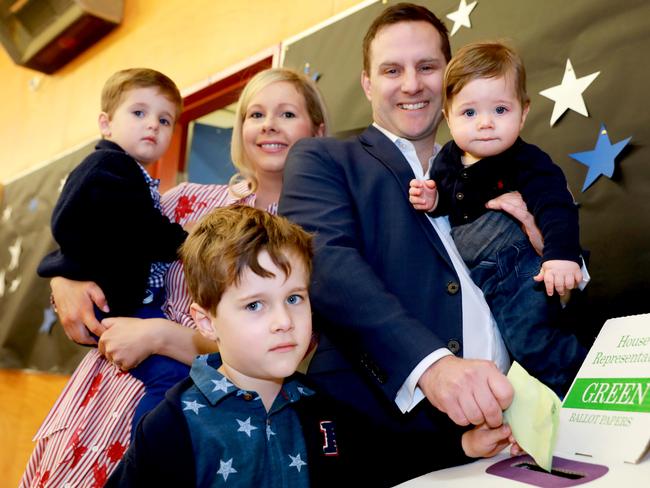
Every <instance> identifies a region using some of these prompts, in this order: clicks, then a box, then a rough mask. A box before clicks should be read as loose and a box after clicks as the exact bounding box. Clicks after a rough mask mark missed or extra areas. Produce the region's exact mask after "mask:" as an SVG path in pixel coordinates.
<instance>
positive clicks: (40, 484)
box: [36, 470, 50, 488]
mask: <svg viewBox="0 0 650 488" xmlns="http://www.w3.org/2000/svg"><path fill="white" fill-rule="evenodd" d="M49 479H50V471H49V470H47V471H45V472H44V473H43V474H42V475H41V476H40V479H39V480H38V485H36V486H37V488H44V487H45V483H47V480H49Z"/></svg>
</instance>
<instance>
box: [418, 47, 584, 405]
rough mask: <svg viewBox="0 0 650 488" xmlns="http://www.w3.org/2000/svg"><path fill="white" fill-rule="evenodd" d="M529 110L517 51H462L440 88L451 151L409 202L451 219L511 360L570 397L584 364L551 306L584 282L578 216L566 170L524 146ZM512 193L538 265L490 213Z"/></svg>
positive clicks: (526, 245) (525, 244)
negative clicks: (527, 221) (534, 236)
mask: <svg viewBox="0 0 650 488" xmlns="http://www.w3.org/2000/svg"><path fill="white" fill-rule="evenodd" d="M529 108H530V100H529V97H528V95H527V93H526V74H525V70H524V66H523V62H522V61H521V58H520V57H519V56H518V55H517V54H516V53H515V52H514V51H513V50H512V49H510V48H508V47H507V46H505V45H503V44H500V43H475V44H470V45H467V46H465V47H463V48H461V49H460V50H459V51H458V52H457V53H456V55H455V56H454V57H453V58H452V60H451V61H450V63H449V65H448V66H447V69H446V71H445V76H444V81H443V112H444V116H445V119H446V120H447V124H448V126H449V129H450V132H451V135H452V137H453V141H450V142H449V143H447V144H446V145H445V146H444V147H443V148H442V149H441V151H440V152H439V153H438V155H437V156H436V159H435V160H434V162H433V165H432V170H431V180H428V181H418V180H413V181H411V188H410V190H409V195H410V196H409V199H410V201H411V203H412V204H413V205H414V207H415V208H416V209H418V210H425V211H427V212H433V213H434V215H449V221H450V224H451V226H452V231H451V233H452V237H453V238H454V241H455V243H456V246H457V247H458V250H459V251H460V254H461V256H462V257H463V260H464V261H465V263H466V264H467V265H468V267H469V269H470V271H471V276H472V279H473V280H474V281H475V282H476V284H477V285H478V286H479V287H481V289H482V290H483V293H484V295H485V298H486V300H487V303H488V304H489V305H490V310H492V312H493V314H494V316H495V319H496V322H497V325H498V327H499V329H500V331H501V334H502V336H503V339H504V342H505V344H506V346H507V347H508V350H509V352H510V354H511V356H512V357H513V359H516V360H517V361H518V362H520V363H521V364H522V365H523V366H524V367H525V368H526V369H527V370H528V371H529V372H530V373H531V374H532V375H533V376H536V377H537V378H539V379H540V380H541V381H542V382H544V383H546V384H547V385H548V386H549V387H551V388H552V389H553V390H554V391H555V392H556V393H558V394H559V395H563V394H564V393H565V392H566V389H567V388H568V386H569V385H570V382H571V381H572V379H573V376H574V374H575V372H576V371H577V369H578V367H579V366H580V364H581V363H582V360H583V359H584V357H585V355H586V350H585V349H584V347H583V346H582V345H581V344H580V343H579V341H578V340H577V338H576V337H575V336H574V335H573V334H570V333H569V332H567V331H565V330H562V329H561V328H558V327H557V324H556V323H555V321H556V318H557V313H558V311H559V309H560V303H559V297H558V296H557V295H556V296H553V295H554V291H557V293H558V294H559V295H564V294H565V293H566V291H568V290H570V289H572V288H574V287H576V286H577V285H578V284H579V283H580V282H581V281H582V273H581V270H580V263H581V262H582V261H581V257H580V253H581V250H580V245H579V235H578V234H579V229H578V210H577V207H576V205H575V204H574V202H573V198H572V196H571V194H570V193H569V191H568V188H567V182H566V179H565V178H564V175H563V173H562V170H561V169H560V168H559V167H558V166H556V165H555V164H553V162H552V161H551V159H550V158H549V156H548V155H547V154H546V153H544V152H543V151H541V150H540V149H539V148H538V147H536V146H533V145H530V144H527V143H525V142H524V141H523V140H522V139H521V138H520V137H519V133H520V131H521V129H522V128H523V126H524V122H525V120H526V116H527V115H528V110H529ZM510 191H518V192H520V193H521V195H522V197H523V199H524V201H525V202H526V205H527V207H528V210H529V211H530V212H531V213H532V214H533V216H534V217H535V221H536V223H537V225H538V226H539V228H540V230H541V232H542V236H543V239H544V251H543V256H542V257H541V258H540V257H539V256H538V255H537V253H536V252H535V250H534V249H533V247H532V246H531V244H530V242H529V241H528V238H527V237H526V235H525V234H524V233H523V231H522V230H521V228H520V226H519V224H518V223H517V222H515V221H514V220H513V219H512V218H510V217H509V216H507V215H506V214H505V213H502V212H494V211H490V210H489V209H487V208H486V203H487V202H488V201H489V200H491V199H493V198H495V197H497V196H499V195H501V194H503V193H506V192H510ZM542 281H543V282H544V285H545V286H544V285H542V283H541V282H542Z"/></svg>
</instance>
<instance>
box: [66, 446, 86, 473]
mask: <svg viewBox="0 0 650 488" xmlns="http://www.w3.org/2000/svg"><path fill="white" fill-rule="evenodd" d="M86 452H88V448H87V447H86V446H74V448H73V449H72V463H71V464H70V468H74V467H75V466H76V465H77V463H79V461H81V458H82V457H83V455H84V454H86Z"/></svg>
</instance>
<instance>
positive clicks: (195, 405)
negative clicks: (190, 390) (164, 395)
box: [183, 400, 205, 415]
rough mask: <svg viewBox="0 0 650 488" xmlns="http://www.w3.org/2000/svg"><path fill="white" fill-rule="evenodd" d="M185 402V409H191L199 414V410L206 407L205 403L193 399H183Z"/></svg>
mask: <svg viewBox="0 0 650 488" xmlns="http://www.w3.org/2000/svg"><path fill="white" fill-rule="evenodd" d="M183 403H184V404H185V407H184V408H183V410H191V411H192V412H194V413H195V414H197V415H198V414H199V410H200V409H201V408H203V407H205V405H202V404H200V403H199V402H197V401H196V400H192V401H191V402H188V401H187V400H183Z"/></svg>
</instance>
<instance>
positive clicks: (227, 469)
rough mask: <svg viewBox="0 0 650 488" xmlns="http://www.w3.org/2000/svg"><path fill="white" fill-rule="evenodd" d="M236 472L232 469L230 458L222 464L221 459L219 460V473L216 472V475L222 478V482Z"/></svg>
mask: <svg viewBox="0 0 650 488" xmlns="http://www.w3.org/2000/svg"><path fill="white" fill-rule="evenodd" d="M236 472H237V470H236V469H235V468H233V467H232V458H230V459H229V460H228V461H226V462H224V461H223V459H220V460H219V471H217V474H220V475H221V476H223V480H224V481H227V480H228V476H230V475H231V474H233V473H236Z"/></svg>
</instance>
